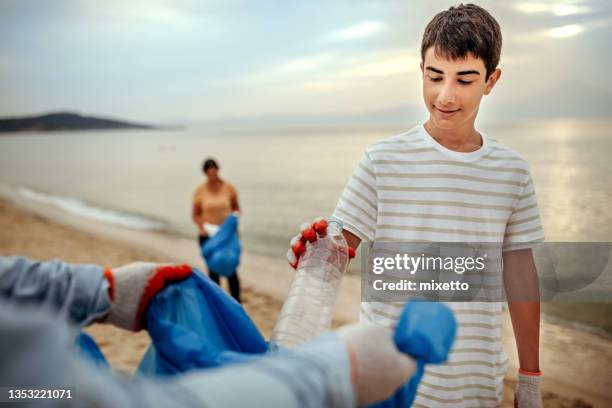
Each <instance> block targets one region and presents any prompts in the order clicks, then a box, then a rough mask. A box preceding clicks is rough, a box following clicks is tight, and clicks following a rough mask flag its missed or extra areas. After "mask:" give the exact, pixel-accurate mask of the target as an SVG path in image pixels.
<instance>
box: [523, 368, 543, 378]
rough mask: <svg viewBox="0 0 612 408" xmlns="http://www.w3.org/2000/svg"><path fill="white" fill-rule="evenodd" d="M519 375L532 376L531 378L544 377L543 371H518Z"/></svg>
mask: <svg viewBox="0 0 612 408" xmlns="http://www.w3.org/2000/svg"><path fill="white" fill-rule="evenodd" d="M518 371H519V373H521V374H523V375H531V376H536V377H537V376H540V375H542V372H541V371H527V370H523V369H522V368H519V369H518Z"/></svg>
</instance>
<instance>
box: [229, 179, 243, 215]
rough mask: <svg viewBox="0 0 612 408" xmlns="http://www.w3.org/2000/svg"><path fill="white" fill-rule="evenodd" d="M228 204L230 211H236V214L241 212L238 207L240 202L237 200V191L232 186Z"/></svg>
mask: <svg viewBox="0 0 612 408" xmlns="http://www.w3.org/2000/svg"><path fill="white" fill-rule="evenodd" d="M230 205H231V209H232V212H235V213H238V215H241V214H242V210H241V209H240V203H239V202H238V192H237V191H236V189H235V188H234V187H233V186H232V193H231V196H230Z"/></svg>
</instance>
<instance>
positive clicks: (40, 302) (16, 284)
mask: <svg viewBox="0 0 612 408" xmlns="http://www.w3.org/2000/svg"><path fill="white" fill-rule="evenodd" d="M103 273H104V270H103V268H102V267H101V266H97V265H71V264H67V263H64V262H62V261H59V260H54V261H49V262H38V261H33V260H30V259H27V258H24V257H18V256H14V257H0V298H3V299H6V300H9V301H10V302H11V303H13V304H16V305H20V306H34V307H43V308H49V309H50V310H52V311H54V312H56V313H58V315H59V316H63V317H64V318H65V319H67V320H68V321H70V322H71V323H72V324H74V325H87V324H90V323H92V322H94V321H96V320H98V319H99V318H100V317H102V316H104V315H105V314H106V313H107V312H108V311H109V310H110V307H111V301H110V298H109V295H108V285H109V283H108V282H107V280H106V279H104V276H103Z"/></svg>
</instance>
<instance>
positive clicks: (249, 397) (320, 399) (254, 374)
mask: <svg viewBox="0 0 612 408" xmlns="http://www.w3.org/2000/svg"><path fill="white" fill-rule="evenodd" d="M173 387H176V388H177V389H178V387H181V388H183V389H185V391H186V394H189V395H193V396H194V397H195V398H196V399H197V400H199V401H203V402H204V403H205V406H211V407H229V408H233V407H236V408H239V407H244V406H253V407H260V406H261V407H279V408H285V407H286V408H293V407H296V408H297V407H305V408H306V407H307V408H319V407H342V408H344V407H354V406H355V396H354V390H353V386H352V384H351V379H350V362H349V357H348V353H347V350H346V346H345V345H344V343H343V342H342V341H341V340H340V339H339V338H338V337H337V336H336V335H334V334H332V333H324V334H322V335H321V336H319V337H317V338H316V339H315V340H313V341H310V342H308V343H305V344H304V345H301V346H299V347H297V348H294V349H291V350H285V351H282V352H279V353H278V354H276V355H268V356H266V357H262V358H261V359H260V360H257V361H256V362H253V363H250V364H242V365H234V366H230V367H227V368H222V369H217V370H211V371H207V372H197V371H194V372H191V373H188V374H186V375H185V376H183V377H182V378H180V379H178V380H177V381H176V382H175V383H174V385H173Z"/></svg>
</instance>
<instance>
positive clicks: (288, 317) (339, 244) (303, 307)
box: [270, 220, 349, 347]
mask: <svg viewBox="0 0 612 408" xmlns="http://www.w3.org/2000/svg"><path fill="white" fill-rule="evenodd" d="M348 261H349V255H348V246H347V243H346V240H345V239H344V236H343V235H342V224H341V223H340V222H339V221H336V220H330V221H329V223H328V227H327V235H325V236H324V237H319V238H318V239H317V240H316V241H315V242H310V243H308V245H307V246H306V251H305V253H304V254H303V255H302V257H301V259H300V262H299V264H298V268H297V270H296V272H295V276H294V278H293V282H292V283H291V287H290V289H289V293H288V295H287V299H286V300H285V304H284V305H283V308H282V310H281V312H280V315H279V318H278V320H277V322H276V325H275V326H274V330H273V331H272V337H271V339H270V344H271V346H272V347H274V346H275V345H276V346H283V347H294V346H296V345H298V344H300V343H303V342H305V341H307V340H309V339H312V338H314V337H316V336H317V335H318V334H320V333H321V332H322V331H324V330H328V329H329V328H330V326H331V318H332V312H333V307H334V303H335V302H336V295H337V292H338V288H339V285H340V281H341V280H342V275H343V274H344V272H345V271H346V268H347V265H348Z"/></svg>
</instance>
